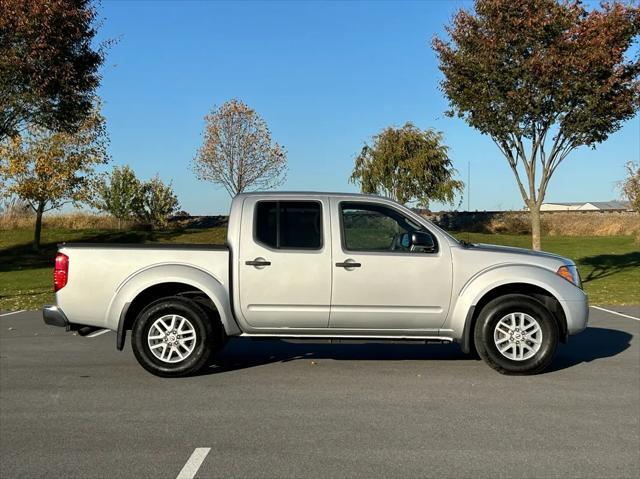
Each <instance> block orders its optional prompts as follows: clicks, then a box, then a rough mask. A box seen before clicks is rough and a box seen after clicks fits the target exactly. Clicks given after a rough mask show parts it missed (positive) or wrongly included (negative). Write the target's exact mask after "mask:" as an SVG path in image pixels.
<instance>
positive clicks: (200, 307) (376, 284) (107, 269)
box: [44, 192, 588, 377]
mask: <svg viewBox="0 0 640 479" xmlns="http://www.w3.org/2000/svg"><path fill="white" fill-rule="evenodd" d="M54 285H55V290H56V305H55V306H45V307H44V321H45V323H47V324H49V325H55V326H63V327H66V328H67V330H73V331H78V332H79V333H80V334H82V335H86V334H91V333H92V332H96V331H97V330H99V329H109V330H113V331H116V332H117V336H116V347H117V348H118V349H120V350H122V349H123V347H124V343H125V337H126V334H127V332H128V331H130V335H131V346H132V348H133V352H134V353H135V356H136V358H137V359H138V361H139V362H140V364H141V365H142V366H143V367H144V368H145V369H147V370H148V371H150V372H151V373H153V374H156V375H158V376H165V377H175V376H184V375H189V374H193V373H195V372H196V371H198V370H199V369H201V368H203V367H204V366H206V365H208V364H210V361H212V360H213V356H214V355H215V354H216V353H217V352H218V351H220V350H221V349H222V348H223V347H224V345H225V342H226V341H227V339H228V338H229V337H233V336H240V337H248V338H284V339H287V338H295V339H310V340H319V339H336V338H339V339H349V340H366V341H385V340H394V341H397V340H410V341H423V342H432V341H440V342H452V341H455V342H458V343H460V346H461V349H462V350H463V351H464V352H465V353H470V354H473V353H475V352H477V354H479V355H480V357H482V358H483V359H484V360H485V361H486V362H487V363H488V364H489V365H490V366H491V367H493V368H494V369H496V370H497V371H499V372H501V373H510V374H533V373H537V372H540V371H542V370H543V369H545V368H546V367H547V366H548V365H549V364H550V363H551V361H552V360H553V356H554V353H555V351H556V347H557V345H558V342H566V341H567V339H568V336H569V335H571V334H576V333H579V332H580V331H582V330H584V329H585V327H586V325H587V318H588V304H587V296H586V295H585V293H584V292H583V291H582V289H581V284H580V278H579V276H578V272H577V270H576V266H575V264H574V263H573V262H572V261H571V260H568V259H566V258H562V257H560V256H556V255H553V254H549V253H542V252H534V251H529V250H525V249H517V248H507V247H500V246H490V245H483V244H467V243H465V242H461V241H458V240H456V239H455V238H453V237H451V236H450V235H449V234H447V233H446V232H444V231H443V230H441V229H439V228H438V227H437V226H435V225H433V224H432V223H430V222H429V221H427V220H425V219H424V218H422V217H421V216H419V215H417V214H415V213H414V212H413V211H411V210H409V209H407V208H405V207H404V206H401V205H399V204H397V203H395V202H393V201H391V200H389V199H385V198H381V197H377V196H365V195H354V194H340V193H308V192H307V193H251V194H241V195H238V196H236V197H235V198H234V199H233V202H232V205H231V212H230V215H229V227H228V236H227V242H226V244H225V245H220V246H215V245H214V246H207V245H176V244H169V245H157V244H153V245H129V244H121V245H113V244H110V245H94V244H73V243H72V244H62V245H61V246H60V249H59V252H58V255H57V257H56V260H55V270H54Z"/></svg>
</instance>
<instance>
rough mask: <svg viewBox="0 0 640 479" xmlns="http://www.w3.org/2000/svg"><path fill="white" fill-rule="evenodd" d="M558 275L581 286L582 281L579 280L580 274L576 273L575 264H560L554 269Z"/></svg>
mask: <svg viewBox="0 0 640 479" xmlns="http://www.w3.org/2000/svg"><path fill="white" fill-rule="evenodd" d="M556 273H558V274H559V275H560V276H562V277H563V278H564V279H566V280H567V281H569V282H570V283H573V284H575V285H576V286H577V287H578V288H582V282H581V281H580V274H579V273H578V268H576V265H575V264H571V265H566V266H560V267H559V268H558V271H556Z"/></svg>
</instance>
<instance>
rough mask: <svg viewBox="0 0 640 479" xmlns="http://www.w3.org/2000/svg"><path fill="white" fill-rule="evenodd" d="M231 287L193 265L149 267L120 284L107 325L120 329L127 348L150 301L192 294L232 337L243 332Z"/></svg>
mask: <svg viewBox="0 0 640 479" xmlns="http://www.w3.org/2000/svg"><path fill="white" fill-rule="evenodd" d="M229 294H230V293H229V290H228V287H227V286H225V285H224V284H223V283H222V282H221V281H220V280H218V279H217V278H215V277H214V276H213V275H211V274H210V273H208V272H206V271H203V270H201V269H199V268H197V267H195V266H192V265H182V264H172V265H166V264H165V265H158V266H153V267H150V268H147V269H145V270H143V271H141V272H138V273H137V274H134V275H132V276H131V277H129V278H127V280H126V281H125V282H123V284H122V285H121V286H119V287H118V289H117V291H116V294H115V295H114V297H113V299H112V301H111V304H110V306H109V308H108V312H107V318H106V320H107V324H109V325H110V326H111V329H114V330H116V331H117V339H116V346H117V348H118V349H119V350H122V349H123V347H124V341H125V337H126V331H127V330H128V329H131V327H132V325H133V321H134V320H135V318H136V317H137V316H138V314H139V313H140V311H142V309H143V308H144V307H145V306H146V305H148V304H149V303H151V302H153V301H155V300H157V299H160V298H162V297H167V296H176V295H183V296H187V297H189V296H192V297H194V298H199V299H198V301H199V302H201V303H202V304H203V305H205V306H208V307H209V308H210V309H211V310H213V311H214V312H215V313H217V315H218V316H219V318H220V322H221V323H222V325H223V327H224V330H225V333H226V334H227V335H228V336H232V335H236V334H239V333H240V330H239V328H238V326H237V324H236V321H235V319H234V317H233V313H232V312H231V308H230V304H229Z"/></svg>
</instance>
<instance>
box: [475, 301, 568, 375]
mask: <svg viewBox="0 0 640 479" xmlns="http://www.w3.org/2000/svg"><path fill="white" fill-rule="evenodd" d="M558 338H559V332H558V324H557V322H556V320H555V318H554V317H553V315H552V314H551V313H550V312H549V310H548V309H547V308H546V307H545V306H544V305H543V304H542V303H540V302H539V301H537V300H536V299H534V298H532V297H530V296H526V295H523V294H508V295H505V296H500V297H498V298H496V299H494V300H492V301H490V302H489V303H487V304H486V305H485V306H484V307H483V308H482V310H481V311H480V315H479V316H478V320H477V322H476V326H475V331H474V340H475V346H476V349H477V351H478V354H479V355H480V357H481V358H482V359H484V360H485V362H486V363H487V364H489V366H491V367H492V368H493V369H495V370H497V371H498V372H500V373H503V374H536V373H539V372H542V371H543V370H544V369H545V368H547V367H548V366H549V365H550V364H551V361H553V357H554V355H555V351H556V347H557V346H558Z"/></svg>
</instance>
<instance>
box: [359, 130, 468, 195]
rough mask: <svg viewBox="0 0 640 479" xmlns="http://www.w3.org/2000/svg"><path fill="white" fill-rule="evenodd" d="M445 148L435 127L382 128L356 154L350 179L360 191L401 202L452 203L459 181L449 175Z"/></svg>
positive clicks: (458, 188)
mask: <svg viewBox="0 0 640 479" xmlns="http://www.w3.org/2000/svg"><path fill="white" fill-rule="evenodd" d="M448 151H449V149H448V148H447V146H446V145H444V144H443V142H442V134H441V133H438V132H436V131H433V130H424V131H422V130H420V129H419V128H417V127H415V126H414V125H412V124H411V123H406V124H405V125H404V126H403V127H402V128H392V127H389V128H385V129H384V130H382V131H381V132H380V133H379V134H377V135H375V136H374V137H373V145H372V146H369V145H367V144H365V146H364V147H363V148H362V151H361V152H360V154H359V155H358V156H357V157H356V162H355V167H354V168H353V173H352V174H351V178H350V181H351V182H352V183H358V184H360V189H361V190H362V192H363V193H375V194H381V195H384V196H388V197H390V198H392V199H394V200H396V201H398V202H400V203H403V204H404V203H410V202H416V203H417V204H418V205H419V206H422V207H425V208H428V206H429V202H430V201H432V200H437V201H444V202H447V203H453V199H454V197H455V195H456V193H458V192H460V191H461V190H462V186H463V184H462V182H461V181H458V180H454V179H453V175H454V174H455V169H454V168H453V167H452V164H451V160H450V159H449V155H448Z"/></svg>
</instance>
